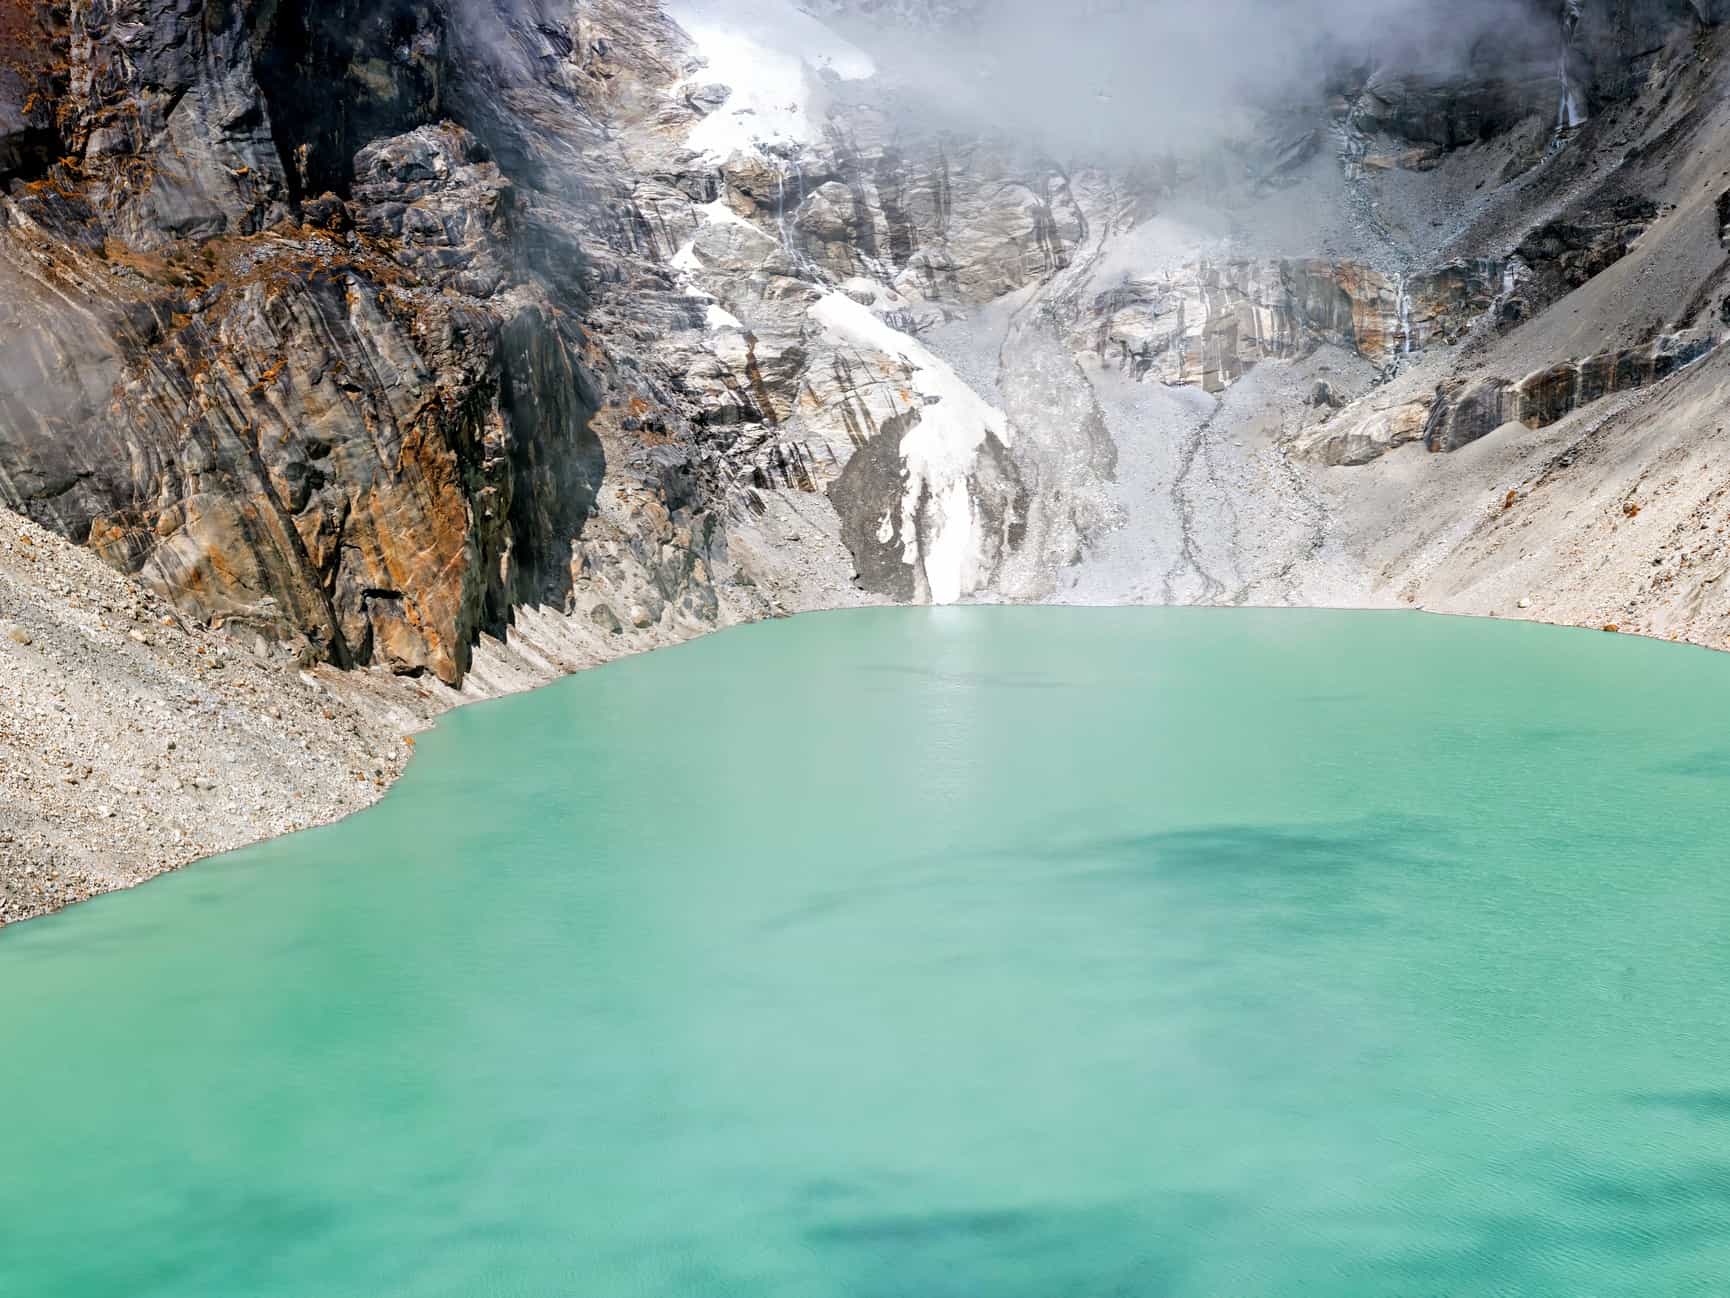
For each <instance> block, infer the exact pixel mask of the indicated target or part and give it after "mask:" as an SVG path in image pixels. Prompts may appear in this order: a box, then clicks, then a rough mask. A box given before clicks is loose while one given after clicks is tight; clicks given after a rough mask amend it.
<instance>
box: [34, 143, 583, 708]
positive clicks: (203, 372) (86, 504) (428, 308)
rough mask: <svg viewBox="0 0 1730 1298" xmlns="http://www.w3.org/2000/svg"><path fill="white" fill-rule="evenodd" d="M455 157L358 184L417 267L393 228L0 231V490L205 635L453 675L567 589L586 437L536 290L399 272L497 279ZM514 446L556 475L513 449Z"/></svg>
mask: <svg viewBox="0 0 1730 1298" xmlns="http://www.w3.org/2000/svg"><path fill="white" fill-rule="evenodd" d="M468 147H469V146H468V145H467V144H466V142H465V140H464V139H463V137H462V136H461V133H459V132H453V131H451V130H450V129H448V128H440V129H437V130H433V129H430V128H429V130H428V132H427V133H426V134H425V135H424V136H420V137H405V140H404V141H403V142H401V143H400V144H397V145H395V146H393V148H394V152H392V153H391V154H390V155H389V157H387V158H384V159H383V160H381V162H380V164H379V168H378V169H377V171H376V172H375V173H369V177H368V183H370V184H371V185H373V187H374V191H375V196H381V195H382V197H384V198H386V199H388V201H389V203H390V206H389V207H388V208H387V210H388V211H389V212H391V213H393V214H395V216H394V219H395V220H396V221H398V222H407V223H409V224H414V223H415V222H417V221H418V222H419V224H418V227H417V228H418V230H419V231H420V233H419V234H418V236H417V238H416V239H415V241H414V246H413V248H412V249H405V248H402V247H400V246H399V245H397V243H396V242H395V239H396V237H397V235H396V233H395V231H394V230H392V229H390V228H385V229H382V230H380V231H379V233H378V234H377V235H375V236H368V237H364V238H362V239H361V240H360V241H359V242H357V241H355V240H343V239H339V238H337V237H334V236H332V235H330V234H328V233H327V232H325V231H322V230H313V229H311V228H302V229H294V228H279V229H277V230H274V231H271V232H269V233H264V234H259V235H255V236H245V237H240V238H222V239H216V240H212V241H209V242H207V243H205V244H203V245H202V246H199V247H197V248H196V249H175V250H174V251H173V252H171V253H170V254H169V255H167V256H163V255H155V254H144V253H140V252H138V251H137V250H134V249H129V248H126V247H125V246H123V245H122V246H115V245H114V244H113V243H112V242H110V243H109V244H108V245H105V246H104V248H103V249H102V250H101V252H100V253H96V252H93V251H88V250H84V249H80V248H78V247H77V246H76V245H68V244H67V243H65V242H64V241H53V240H50V239H49V238H46V237H43V236H42V235H41V234H40V233H38V232H37V231H34V230H32V229H31V228H30V227H28V226H25V227H23V228H18V227H10V228H8V229H6V230H5V231H4V232H3V233H0V240H3V241H7V242H6V246H5V249H4V250H5V251H7V252H9V253H10V254H12V255H11V256H9V257H7V258H5V259H0V289H5V290H7V291H6V293H5V297H6V300H7V301H8V302H9V303H10V307H9V309H10V310H11V311H12V312H13V313H14V323H15V325H17V326H18V327H15V328H12V329H9V330H7V331H6V332H5V334H4V336H3V337H0V367H3V369H4V372H5V373H6V374H8V375H9V376H11V377H12V378H13V380H14V381H13V382H12V383H11V384H10V385H9V387H8V389H7V391H6V393H5V395H4V396H0V413H3V414H4V415H5V416H6V417H5V418H4V419H3V420H0V451H3V452H4V454H3V455H0V463H4V464H5V466H6V468H5V470H4V471H3V472H0V491H3V492H4V494H6V495H7V496H8V497H10V498H13V499H15V500H17V501H18V502H19V503H21V504H22V505H23V506H24V507H25V508H26V509H28V510H29V511H30V512H32V513H34V514H36V515H37V516H38V517H39V518H42V519H43V520H44V521H47V522H50V523H52V524H54V525H56V526H58V527H59V528H60V529H61V530H62V531H65V532H67V533H68V534H70V535H73V536H74V537H78V538H80V539H84V540H87V541H88V543H89V544H90V545H91V546H92V547H93V548H95V549H96V550H97V551H98V552H99V553H101V554H103V555H104V557H106V558H108V559H109V560H110V561H111V562H113V563H115V564H117V565H119V566H121V567H124V568H126V569H128V570H133V571H137V572H138V573H139V574H140V576H141V577H142V578H143V579H144V580H145V581H147V582H148V583H150V584H151V585H152V586H154V587H155V588H156V589H158V590H159V591H161V592H162V593H163V594H164V595H165V596H167V597H168V598H171V599H173V600H174V601H175V602H176V603H177V604H179V605H180V606H181V607H182V608H183V609H185V610H187V611H188V612H190V613H193V614H195V615H197V616H199V617H201V618H204V619H207V620H221V621H222V622H223V623H224V624H225V625H228V626H230V627H231V628H239V627H251V628H254V629H256V630H257V631H258V632H259V633H260V634H262V635H263V636H265V637H266V638H267V639H271V640H282V641H287V642H289V643H292V644H298V645H300V646H301V650H302V653H303V654H304V655H306V656H309V657H318V658H326V659H329V660H331V661H334V662H337V663H340V664H365V663H378V664H381V665H384V666H388V667H390V668H392V669H393V670H396V671H399V672H411V673H418V672H422V671H425V672H430V673H432V674H434V675H436V676H437V677H439V678H440V679H442V680H444V681H447V682H450V683H453V684H454V683H457V682H459V681H460V680H461V678H462V674H463V672H464V671H465V669H466V667H467V665H468V661H469V653H470V646H471V644H472V643H473V640H474V638H475V636H476V635H477V634H478V633H479V632H480V631H481V630H492V631H494V632H495V633H498V632H502V630H503V626H504V624H505V622H506V620H507V619H508V618H509V615H510V610H511V608H512V607H513V605H514V603H515V602H517V601H518V600H519V599H523V598H533V599H535V600H537V601H542V602H553V603H557V602H559V601H560V599H561V598H562V597H563V594H564V593H565V592H568V590H569V582H570V576H569V545H570V540H571V538H572V537H573V536H574V535H575V534H576V533H577V532H578V531H580V528H581V513H582V511H583V510H584V509H585V508H586V505H585V495H584V488H583V486H582V484H581V483H575V484H573V483H572V482H571V477H572V475H573V474H576V473H581V472H583V471H584V470H583V469H582V465H583V463H584V460H585V457H586V456H587V452H585V451H584V449H583V447H584V444H585V439H588V438H589V437H590V435H589V434H588V433H587V432H586V420H587V415H588V411H587V408H586V406H585V405H584V404H583V400H582V398H581V396H580V393H581V391H582V390H583V383H582V381H581V379H580V376H579V375H578V373H577V371H576V366H575V362H574V360H573V359H572V358H571V356H570V354H569V351H568V349H567V348H566V346H565V345H564V343H563V341H562V339H561V338H560V335H559V332H558V330H557V327H556V324H555V320H554V317H553V315H552V314H551V312H550V310H549V308H548V307H547V306H546V305H545V304H544V303H542V302H541V301H540V300H538V298H537V296H536V295H535V294H534V293H532V292H527V291H521V292H518V293H516V294H514V295H513V296H511V297H509V298H504V299H500V300H498V301H491V302H489V301H485V300H483V299H480V298H477V297H473V296H464V295H463V294H460V293H454V294H453V293H446V292H439V291H434V290H432V289H431V288H430V287H429V285H428V283H427V282H426V275H425V272H424V271H422V269H421V267H419V266H417V265H416V264H415V262H416V261H417V260H418V259H419V258H421V257H425V256H427V255H428V254H429V252H430V253H431V254H432V255H433V256H435V257H436V259H437V263H436V268H437V269H438V270H440V271H446V270H451V269H454V270H455V271H456V273H457V274H458V276H468V277H470V279H469V281H468V282H470V283H471V286H473V287H481V286H483V285H484V284H485V283H489V282H492V280H493V278H494V277H495V276H496V275H497V273H498V272H497V271H496V269H495V262H494V261H493V259H492V254H491V244H490V242H489V240H490V239H491V237H492V235H493V233H494V231H493V229H492V226H493V223H494V222H496V221H497V220H498V219H500V213H501V211H502V204H501V200H500V195H501V193H502V192H503V190H502V186H501V185H500V183H499V182H498V180H497V177H496V172H495V171H493V170H491V169H489V167H488V166H487V165H486V164H476V163H475V162H474V161H473V160H472V155H471V154H470V153H469V152H468ZM395 173H402V174H404V175H406V176H408V177H409V179H408V180H406V181H404V182H403V183H401V184H395V185H394V187H393V176H394V175H395ZM405 199H406V200H407V201H406V202H405V201H404V200H405ZM417 213H418V214H420V215H418V216H417V215H416V214H417ZM32 254H34V262H33V263H32V262H30V261H28V260H26V259H27V258H28V257H30V256H31V255H32ZM405 263H407V264H405ZM21 264H23V265H28V264H34V265H36V266H41V267H45V268H46V269H45V270H43V271H41V272H39V273H37V274H32V273H29V272H26V271H22V270H20V265H21ZM45 280H50V281H51V283H52V285H53V287H54V288H55V290H56V292H55V293H53V294H50V293H48V292H45V291H44V290H45ZM69 303H70V304H72V307H73V309H71V310H68V309H67V307H68V304H69ZM525 422H528V423H532V427H527V428H525V427H524V425H525ZM70 429H76V430H77V435H76V436H65V435H63V434H64V431H65V430H70ZM525 433H526V434H528V435H532V437H534V438H548V437H552V438H557V439H559V440H560V441H561V444H562V445H561V450H560V454H559V458H558V459H557V460H556V461H554V462H553V463H551V464H550V465H549V464H548V463H545V462H543V461H540V460H538V459H537V457H536V455H534V454H533V453H527V452H523V451H522V450H521V448H520V443H521V441H522V438H523V436H524V435H525ZM588 497H589V498H592V488H591V489H589V490H588Z"/></svg>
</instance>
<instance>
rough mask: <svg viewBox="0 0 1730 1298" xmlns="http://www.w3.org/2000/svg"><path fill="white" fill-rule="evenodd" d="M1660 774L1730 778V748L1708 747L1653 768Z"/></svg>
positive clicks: (1696, 778) (1702, 778) (1718, 778)
mask: <svg viewBox="0 0 1730 1298" xmlns="http://www.w3.org/2000/svg"><path fill="white" fill-rule="evenodd" d="M1651 770H1653V771H1654V772H1656V773H1657V774H1659V775H1680V776H1684V777H1686V778H1688V779H1695V780H1730V748H1708V749H1705V750H1703V751H1701V752H1698V753H1690V754H1689V755H1688V756H1686V757H1678V758H1677V759H1676V760H1675V761H1671V762H1660V763H1659V764H1658V765H1656V766H1654V767H1652V768H1651Z"/></svg>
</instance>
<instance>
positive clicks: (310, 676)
mask: <svg viewBox="0 0 1730 1298" xmlns="http://www.w3.org/2000/svg"><path fill="white" fill-rule="evenodd" d="M457 698H458V696H457V695H455V694H454V693H453V692H452V691H449V690H446V689H444V688H443V687H440V686H437V685H430V686H429V685H425V684H422V683H421V682H419V681H409V680H401V679H397V678H394V677H391V676H387V675H384V674H382V673H376V672H353V673H339V672H335V671H332V670H330V669H329V668H319V669H316V670H312V671H301V670H298V669H297V668H296V667H295V666H294V664H293V663H292V662H290V661H287V660H285V659H283V658H281V657H276V658H268V657H259V656H255V655H254V654H252V653H250V652H246V651H244V650H241V649H237V648H236V647H235V646H234V644H232V643H231V642H230V641H229V639H228V638H227V637H226V636H224V635H223V634H222V633H221V632H219V631H210V630H206V629H205V628H203V627H200V626H197V625H195V624H192V623H188V622H184V621H182V620H181V619H180V618H178V617H176V615H175V614H174V611H173V610H172V609H171V608H170V607H169V606H168V605H166V604H164V603H163V602H162V601H160V600H158V599H156V598H155V597H154V596H152V595H150V594H149V593H148V592H146V591H144V590H142V589H141V588H140V587H139V586H138V585H137V584H136V583H134V582H132V581H130V580H128V579H127V578H126V577H124V576H122V575H121V574H119V573H117V572H115V571H113V570H112V569H110V568H109V567H108V566H107V565H105V564H104V563H102V562H101V560H99V559H98V558H97V557H96V556H95V555H94V554H91V553H90V552H88V551H86V550H83V549H80V548H79V547H76V546H73V545H70V544H68V543H67V542H66V541H64V540H62V539H61V538H59V537H57V536H55V535H53V534H52V533H50V532H47V531H45V530H43V529H42V528H40V527H37V526H35V525H34V524H32V523H30V522H28V521H26V520H24V519H22V518H20V517H18V516H17V515H15V514H11V513H8V512H5V511H0V925H4V924H6V923H9V922H12V921H15V920H20V919H27V918H29V917H31V916H33V915H39V914H42V913H44V912H46V911H50V910H55V909H58V908H59V907H62V906H66V905H69V904H71V903H72V902H76V901H82V900H84V899H85V898H87V897H92V896H95V895H96V894H98V893H103V892H109V891H112V890H113V889H116V888H124V887H129V886H131V885H132V884H135V883H138V882H140V881H142V880H144V879H147V878H150V877H151V876H153V875H156V874H160V873H162V872H163V871H165V870H170V869H173V868H175V867H176V866H179V865H183V864H185V863H186V862H188V861H192V860H195V859H197V858H199V857H203V856H209V855H211V854H213V853H217V852H224V851H228V850H230V849H233V848H237V847H241V846H244V845H245V844H247V843H251V842H255V841H257V840H259V839H261V838H267V837H270V836H272V835H275V834H283V833H288V832H289V831H291V830H297V829H304V828H307V827H308V826H312V825H319V824H324V823H326V822H327V821H331V820H335V819H338V818H339V817H341V816H345V815H348V814H349V813H350V812H353V811H358V810H359V809H361V808H362V807H365V806H367V805H368V804H370V803H372V802H373V801H375V800H376V799H377V798H378V797H379V796H380V795H381V794H382V793H383V792H384V789H385V788H386V786H387V785H388V784H389V783H390V781H391V780H392V779H393V778H395V777H396V775H397V774H399V773H400V772H401V770H402V768H403V765H404V764H405V762H406V761H407V759H408V756H409V754H410V752H411V750H412V734H413V732H414V731H416V730H418V729H420V728H422V727H424V726H426V725H427V724H429V722H430V721H431V719H432V718H433V717H435V716H436V715H437V714H438V713H439V712H441V711H443V710H444V709H445V708H447V707H449V706H450V705H451V703H453V702H454V701H456V700H457Z"/></svg>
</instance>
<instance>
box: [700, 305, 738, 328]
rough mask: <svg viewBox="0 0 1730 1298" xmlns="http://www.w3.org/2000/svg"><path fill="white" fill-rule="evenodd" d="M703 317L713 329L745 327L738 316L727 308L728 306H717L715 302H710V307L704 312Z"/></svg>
mask: <svg viewBox="0 0 1730 1298" xmlns="http://www.w3.org/2000/svg"><path fill="white" fill-rule="evenodd" d="M703 319H704V323H705V324H707V325H708V326H709V328H710V329H713V330H720V329H743V328H744V327H745V326H744V324H743V323H742V322H741V321H740V319H739V317H738V316H736V315H734V314H733V313H732V312H731V311H729V310H727V308H726V307H722V306H716V305H715V304H714V303H710V304H709V309H708V311H707V312H706V313H705V314H704V317H703Z"/></svg>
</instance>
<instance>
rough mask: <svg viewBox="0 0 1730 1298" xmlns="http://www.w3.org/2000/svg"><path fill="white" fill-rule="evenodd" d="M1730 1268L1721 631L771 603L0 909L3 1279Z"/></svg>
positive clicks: (240, 1286) (698, 1282) (1384, 1281)
mask: <svg viewBox="0 0 1730 1298" xmlns="http://www.w3.org/2000/svg"><path fill="white" fill-rule="evenodd" d="M1726 1292H1730V658H1727V657H1723V656H1717V655H1713V654H1709V653H1707V652H1704V651H1699V650H1691V649H1684V648H1678V647H1674V646H1666V645H1660V644H1655V643H1650V642H1644V641H1638V640H1634V639H1630V638H1625V637H1618V636H1610V635H1603V634H1598V633H1588V632H1578V631H1567V630H1559V629H1554V628H1545V627H1538V626H1531V625H1515V624H1498V623H1491V622H1481V621H1465V620H1453V619H1446V618H1438V617H1429V616H1425V615H1421V614H1404V613H1387V614H1378V613H1355V614H1353V613H1316V612H1295V611H1266V612H1256V611H1245V610H1217V611H1215V610H1148V609H1140V610H1131V609H1121V610H1086V609H1055V608H1043V609H1013V608H972V609H938V610H881V611H876V610H873V611H864V612H850V613H841V614H831V615H819V616H812V617H804V618H798V619H794V620H792V621H785V622H776V623H772V624H767V625H761V626H754V627H748V628H744V629H740V630H736V631H731V632H727V633H725V634H721V635H717V636H713V637H710V638H708V639H706V640H702V641H699V642H697V643H693V644H690V645H687V646H684V647H681V648H678V649H673V650H669V651H666V652H662V653H657V654H653V655H650V656H648V657H643V658H637V659H632V660H629V661H624V662H619V663H616V664H613V665H611V666H608V667H606V668H603V669H601V670H598V671H594V672H590V673H587V674H585V675H582V676H579V677H577V678H575V679H572V680H569V681H566V682H564V683H562V684H560V685H557V686H555V687H553V688H550V689H546V690H543V691H541V692H539V693H537V694H533V695H530V696H525V697H519V698H513V699H509V700H506V701H503V702H499V703H494V704H489V705H486V706H483V707H476V708H471V709H467V710H463V711H460V712H458V713H456V714H454V715H452V716H450V717H449V718H447V719H446V720H445V721H443V722H442V723H441V724H440V726H439V728H438V729H437V730H436V731H435V732H434V733H432V734H430V735H428V736H426V737H425V738H424V739H423V740H422V742H421V743H420V745H419V755H418V756H417V757H416V759H415V761H414V762H413V764H412V766H411V768H410V770H409V772H408V774H407V776H406V777H405V778H404V779H403V780H402V782H401V783H400V784H399V785H398V786H397V787H396V788H395V789H394V790H393V791H392V792H391V793H390V795H389V796H388V797H387V798H386V799H385V800H384V801H383V803H381V804H380V805H379V806H378V807H377V808H375V809H374V810H372V811H369V812H367V813H365V814H363V815H360V816H357V817H355V818H354V819H352V820H349V821H347V822H345V823H343V824H341V825H338V826H334V827H331V828H328V829H323V830H318V831H314V832H311V833H306V834H301V835H297V836H295V837H292V838H287V839H283V840H279V841H277V842H273V843H270V844H266V845H264V846H261V847H257V848H254V849H250V850H248V851H244V852H240V853H236V854H234V855H230V856H227V857H223V858H219V859H215V860H212V861H208V862H204V863H202V864H200V865H198V866H195V867H193V868H190V869H188V870H185V871H183V872H181V873H179V874H177V875H174V876H171V877H168V878H165V879H163V880H161V881H158V882H156V883H152V884H150V885H148V886H146V887H143V888H141V889H138V890H136V891H134V892H131V893H127V894H121V895H116V896H112V897H107V898H104V899H101V900H99V901H96V902H93V903H91V904H88V905H84V906H79V907H76V908H74V909H73V910H71V911H68V912H65V913H63V914H61V915H58V916H54V917H52V918H49V919H46V920H41V921H36V922H32V923H28V924H24V925H19V926H15V927H13V928H11V929H9V930H7V931H6V932H5V933H3V934H0V1294H3V1295H5V1296H6V1298H435V1296H436V1298H726V1296H731V1295H737V1296H739V1298H1108V1296H1109V1298H1274V1296H1278V1298H1286V1296H1292V1298H1296V1296H1298V1295H1302V1296H1303V1298H1431V1296H1442V1295H1446V1296H1449V1298H1480V1296H1481V1298H1489V1296H1490V1295H1499V1296H1508V1295H1518V1296H1519V1298H1550V1296H1554V1298H1592V1296H1594V1295H1602V1296H1604V1298H1610V1296H1612V1295H1615V1296H1624V1295H1632V1294H1639V1295H1661V1296H1663V1298H1685V1296H1686V1295H1722V1294H1725V1293H1726Z"/></svg>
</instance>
